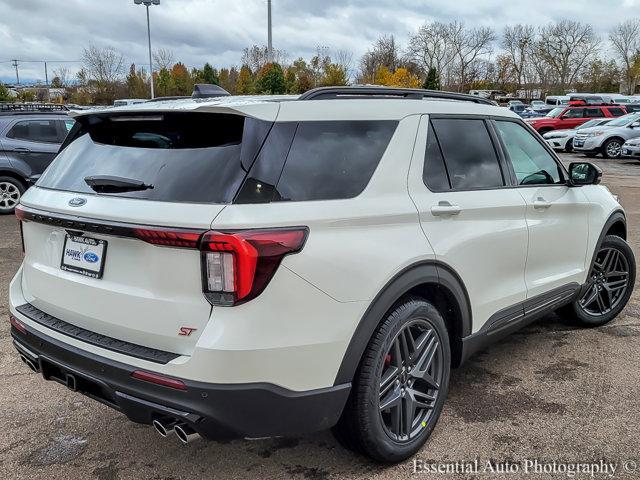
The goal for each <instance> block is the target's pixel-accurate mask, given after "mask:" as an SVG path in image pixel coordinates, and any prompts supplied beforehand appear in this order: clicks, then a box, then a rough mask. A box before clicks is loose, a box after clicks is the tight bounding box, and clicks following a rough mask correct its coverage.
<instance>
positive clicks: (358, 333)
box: [334, 261, 472, 385]
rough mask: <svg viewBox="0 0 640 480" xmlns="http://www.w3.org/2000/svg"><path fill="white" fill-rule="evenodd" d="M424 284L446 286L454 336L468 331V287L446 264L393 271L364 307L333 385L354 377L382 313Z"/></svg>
mask: <svg viewBox="0 0 640 480" xmlns="http://www.w3.org/2000/svg"><path fill="white" fill-rule="evenodd" d="M425 283H430V284H435V285H438V286H440V287H443V288H445V289H447V290H448V293H449V294H451V295H452V296H453V298H454V299H455V301H456V302H457V304H458V309H459V312H458V313H459V318H460V321H459V325H457V326H456V327H457V328H456V337H458V338H463V337H466V336H467V335H470V334H471V331H472V318H471V303H470V302H469V295H468V293H467V289H466V288H465V286H464V283H463V282H462V280H461V279H460V277H459V276H458V274H457V273H456V272H455V271H454V270H453V269H451V268H450V267H448V266H447V265H445V264H443V263H441V262H437V261H426V262H420V263H417V264H414V265H411V266H409V267H407V268H405V269H404V270H402V271H401V272H399V273H398V274H396V275H395V276H394V277H393V278H392V279H391V280H390V281H389V282H388V283H387V284H386V285H385V286H384V288H383V289H382V290H381V291H380V292H379V293H378V294H377V295H376V297H375V298H374V299H373V301H372V302H371V304H370V305H369V308H367V311H366V312H365V314H364V315H363V317H362V319H361V320H360V323H359V324H358V326H357V327H356V330H355V332H354V334H353V336H352V337H351V341H350V342H349V346H348V347H347V350H346V352H345V355H344V357H343V359H342V363H341V364H340V368H339V370H338V373H337V375H336V379H335V382H334V385H340V384H343V383H350V382H351V381H352V380H353V378H354V376H355V373H356V370H357V369H358V365H359V364H360V360H361V359H362V355H363V354H364V351H365V349H366V348H367V345H368V344H369V341H370V340H371V337H372V336H373V334H374V332H375V330H376V328H377V327H378V325H379V324H380V322H381V321H382V319H383V318H384V315H385V314H386V313H387V312H388V311H389V309H391V307H393V305H394V304H395V303H396V302H397V301H398V299H399V298H401V297H402V296H403V295H404V294H405V293H407V292H408V291H410V290H411V289H412V288H414V287H417V286H418V285H421V284H425Z"/></svg>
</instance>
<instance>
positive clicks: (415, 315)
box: [366, 301, 451, 462]
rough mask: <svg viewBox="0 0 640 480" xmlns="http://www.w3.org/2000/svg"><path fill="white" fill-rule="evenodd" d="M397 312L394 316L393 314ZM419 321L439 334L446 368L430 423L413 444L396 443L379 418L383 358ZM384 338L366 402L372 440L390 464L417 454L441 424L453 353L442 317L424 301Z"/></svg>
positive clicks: (415, 304) (414, 304) (415, 303)
mask: <svg viewBox="0 0 640 480" xmlns="http://www.w3.org/2000/svg"><path fill="white" fill-rule="evenodd" d="M396 312H397V311H396ZM394 313H395V312H394ZM394 313H392V314H391V315H394ZM416 319H422V320H426V321H427V322H429V323H430V325H431V326H432V327H433V328H434V330H435V331H436V333H437V335H438V337H439V339H438V340H439V342H440V345H441V346H442V354H443V362H444V366H445V368H444V373H443V378H442V382H441V385H440V389H439V393H438V398H437V400H436V404H435V406H434V409H433V413H432V415H431V417H430V420H429V424H428V425H427V427H426V428H425V429H424V430H423V431H422V432H420V434H419V435H418V436H416V437H415V438H414V439H412V440H411V441H409V442H407V443H397V442H395V441H393V440H392V439H391V438H390V437H389V436H388V435H387V433H386V431H385V430H384V427H383V425H382V419H381V418H380V414H379V411H378V410H379V408H378V395H379V379H380V376H381V373H382V369H383V364H384V357H385V355H386V353H387V352H388V351H389V348H390V347H391V343H392V341H393V340H394V339H395V338H396V335H397V334H398V332H399V331H400V330H402V328H403V327H404V326H405V325H407V324H408V323H410V322H411V321H413V320H416ZM385 335H386V338H385V341H384V342H383V343H382V347H381V348H379V349H378V351H377V352H376V368H375V369H374V371H373V375H372V378H370V379H369V381H370V385H368V389H367V390H368V392H370V393H369V394H370V397H369V399H368V402H367V405H368V407H369V408H368V411H367V412H366V415H367V420H368V421H367V424H368V425H370V426H371V430H370V433H371V434H372V436H373V438H372V439H370V440H373V441H375V440H376V439H377V442H376V443H377V449H378V450H379V452H380V457H381V458H379V459H380V460H383V461H387V462H397V461H401V460H403V459H406V458H408V457H409V456H411V455H413V454H414V453H416V451H417V450H419V449H420V448H421V447H422V445H424V443H425V442H426V440H427V439H428V438H429V436H430V435H431V433H432V431H433V429H434V428H435V426H436V424H437V422H438V419H439V417H440V414H441V412H442V408H443V405H444V402H445V400H446V398H447V393H448V390H449V377H450V365H451V352H450V347H449V337H448V333H447V329H446V326H445V323H444V320H443V319H442V316H441V315H440V314H439V312H438V310H437V309H436V308H435V307H434V306H433V305H431V304H429V303H427V302H424V301H412V302H411V306H410V307H409V308H407V309H406V310H404V311H402V312H401V313H400V314H398V315H397V318H396V319H395V324H394V325H393V326H392V327H391V328H390V329H389V330H388V331H387V332H385ZM374 382H375V383H374Z"/></svg>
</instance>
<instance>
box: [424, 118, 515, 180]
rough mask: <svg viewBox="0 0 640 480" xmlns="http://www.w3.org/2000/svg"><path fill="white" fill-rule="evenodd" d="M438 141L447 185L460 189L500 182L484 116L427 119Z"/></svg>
mask: <svg viewBox="0 0 640 480" xmlns="http://www.w3.org/2000/svg"><path fill="white" fill-rule="evenodd" d="M431 123H432V125H433V130H434V132H435V133H436V137H437V138H438V141H439V143H440V147H441V150H442V155H443V156H444V161H445V164H446V168H447V172H448V174H449V179H450V182H451V187H452V188H454V189H460V190H470V189H476V188H492V187H501V186H503V185H504V179H503V177H502V171H501V169H500V164H499V163H498V156H497V154H496V151H495V148H494V145H493V142H492V141H491V137H490V135H489V131H488V130H487V126H486V125H485V122H484V120H476V119H461V118H451V119H449V118H446V119H445V118H436V119H433V120H431Z"/></svg>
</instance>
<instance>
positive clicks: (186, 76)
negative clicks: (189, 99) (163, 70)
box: [170, 62, 193, 96]
mask: <svg viewBox="0 0 640 480" xmlns="http://www.w3.org/2000/svg"><path fill="white" fill-rule="evenodd" d="M171 85H172V88H171V89H170V91H171V95H179V96H185V95H191V92H193V81H192V80H191V75H190V73H189V70H187V67H186V66H185V65H184V64H183V63H182V62H178V63H176V64H175V65H174V66H173V67H172V68H171Z"/></svg>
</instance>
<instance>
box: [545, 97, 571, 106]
mask: <svg viewBox="0 0 640 480" xmlns="http://www.w3.org/2000/svg"><path fill="white" fill-rule="evenodd" d="M544 101H545V103H546V104H547V105H555V106H561V105H569V96H568V95H549V96H548V97H547V98H545V100H544Z"/></svg>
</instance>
